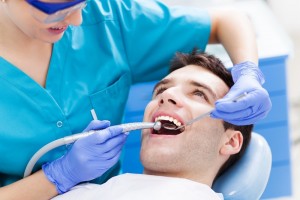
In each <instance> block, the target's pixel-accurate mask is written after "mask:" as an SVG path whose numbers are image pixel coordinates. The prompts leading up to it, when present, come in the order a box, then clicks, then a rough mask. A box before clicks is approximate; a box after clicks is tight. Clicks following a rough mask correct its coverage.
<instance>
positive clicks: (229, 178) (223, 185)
mask: <svg viewBox="0 0 300 200" xmlns="http://www.w3.org/2000/svg"><path fill="white" fill-rule="evenodd" d="M271 166H272V154H271V149H270V146H269V145H268V143H267V141H266V140H265V139H264V138H263V137H262V136H261V135H259V134H257V133H254V132H252V136H251V140H250V143H249V146H248V147H247V149H246V151H245V154H244V155H243V156H242V158H241V159H240V160H239V161H237V162H236V163H235V164H234V165H233V166H232V167H231V168H230V169H229V170H228V171H226V172H225V173H224V174H223V175H222V176H220V177H219V178H218V179H217V180H216V182H215V184H214V185H213V190H214V191H215V192H218V193H222V194H223V196H224V199H225V200H249V199H251V200H258V199H260V197H261V195H262V194H263V192H264V190H265V188H266V185H267V183H268V180H269V176H270V172H271Z"/></svg>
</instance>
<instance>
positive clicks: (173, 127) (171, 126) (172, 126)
mask: <svg viewBox="0 0 300 200" xmlns="http://www.w3.org/2000/svg"><path fill="white" fill-rule="evenodd" d="M246 95H247V93H246V92H245V93H243V94H241V95H239V96H237V97H235V98H233V99H232V100H230V101H232V102H237V101H238V100H239V99H240V98H243V97H244V96H246ZM214 110H215V109H211V110H210V111H208V112H206V113H203V114H201V115H199V116H198V117H196V118H194V119H192V120H190V121H188V122H186V123H185V124H184V125H181V126H178V127H177V126H176V125H175V124H173V123H164V124H161V128H164V129H166V130H170V131H176V130H180V131H181V132H183V131H184V129H185V127H186V126H189V125H191V124H192V123H194V122H195V121H198V120H200V119H202V118H204V117H206V116H210V113H211V112H212V111H214Z"/></svg>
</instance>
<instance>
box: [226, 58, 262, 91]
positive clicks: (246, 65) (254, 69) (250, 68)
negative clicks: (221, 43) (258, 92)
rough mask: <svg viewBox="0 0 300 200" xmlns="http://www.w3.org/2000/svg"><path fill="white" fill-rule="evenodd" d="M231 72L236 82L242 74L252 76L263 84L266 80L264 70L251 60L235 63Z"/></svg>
mask: <svg viewBox="0 0 300 200" xmlns="http://www.w3.org/2000/svg"><path fill="white" fill-rule="evenodd" d="M231 74H232V78H233V81H234V82H236V81H237V80H238V79H239V78H240V77H241V76H252V77H253V78H255V79H256V80H257V81H258V82H259V83H260V84H261V85H262V84H264V82H265V78H264V75H263V73H262V71H261V70H260V69H259V67H258V66H257V65H256V64H255V63H253V62H250V61H245V62H242V63H239V64H236V65H234V66H233V67H232V69H231Z"/></svg>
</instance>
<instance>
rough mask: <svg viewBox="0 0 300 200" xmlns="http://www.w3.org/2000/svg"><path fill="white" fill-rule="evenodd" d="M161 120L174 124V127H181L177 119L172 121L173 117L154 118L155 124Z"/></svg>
mask: <svg viewBox="0 0 300 200" xmlns="http://www.w3.org/2000/svg"><path fill="white" fill-rule="evenodd" d="M162 120H165V121H170V122H172V123H174V124H175V125H176V126H181V123H180V122H179V121H178V120H177V119H174V118H173V117H170V116H159V117H156V118H155V122H157V121H162Z"/></svg>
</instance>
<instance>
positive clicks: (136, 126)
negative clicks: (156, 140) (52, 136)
mask: <svg viewBox="0 0 300 200" xmlns="http://www.w3.org/2000/svg"><path fill="white" fill-rule="evenodd" d="M116 126H121V127H122V128H123V131H122V132H123V133H125V134H128V132H130V131H134V130H141V129H148V128H153V129H155V130H159V129H160V128H161V123H160V122H133V123H127V124H120V125H116ZM100 132H101V130H91V131H87V132H82V133H77V134H74V135H70V136H66V137H63V138H60V139H57V140H54V141H52V142H50V143H48V144H46V145H45V146H43V147H42V148H41V149H39V150H38V151H37V152H36V153H35V154H34V155H33V156H32V158H31V159H30V161H29V162H28V164H27V166H26V169H25V172H24V177H27V176H29V175H30V174H31V172H32V169H33V167H34V165H35V163H36V162H37V161H38V160H39V159H40V158H41V157H42V156H43V155H44V154H45V153H47V152H48V151H50V150H52V149H54V148H56V147H59V146H62V145H67V144H71V143H74V142H75V141H76V140H78V139H80V138H84V137H87V136H89V135H92V134H96V133H100Z"/></svg>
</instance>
